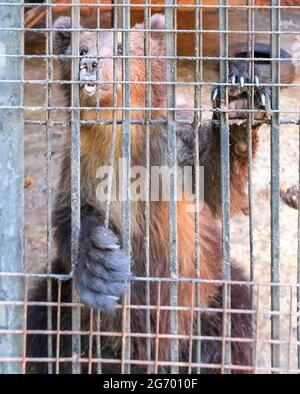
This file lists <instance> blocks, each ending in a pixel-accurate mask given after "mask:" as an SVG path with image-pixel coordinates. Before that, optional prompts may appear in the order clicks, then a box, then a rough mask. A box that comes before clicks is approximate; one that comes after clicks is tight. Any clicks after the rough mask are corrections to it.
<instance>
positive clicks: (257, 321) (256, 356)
mask: <svg viewBox="0 0 300 394" xmlns="http://www.w3.org/2000/svg"><path fill="white" fill-rule="evenodd" d="M252 294H254V291H253V290H252ZM256 298H257V301H256V314H255V323H256V324H255V331H254V332H255V342H254V349H253V373H254V374H256V371H257V364H258V339H259V316H260V284H258V285H257V292H256Z"/></svg>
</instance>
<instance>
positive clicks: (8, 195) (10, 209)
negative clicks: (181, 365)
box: [0, 0, 25, 374]
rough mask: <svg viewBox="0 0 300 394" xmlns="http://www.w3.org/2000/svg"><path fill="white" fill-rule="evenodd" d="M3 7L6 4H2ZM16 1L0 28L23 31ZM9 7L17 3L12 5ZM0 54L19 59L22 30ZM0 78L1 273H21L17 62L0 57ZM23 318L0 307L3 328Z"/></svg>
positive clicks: (6, 350) (7, 38)
mask: <svg viewBox="0 0 300 394" xmlns="http://www.w3.org/2000/svg"><path fill="white" fill-rule="evenodd" d="M1 3H7V5H1ZM21 3H22V1H21V0H0V20H1V27H7V28H12V29H15V28H17V29H18V28H19V29H21V28H22V21H23V19H22V13H23V8H22V7H20V4H21ZM12 4H16V6H13V5H12ZM0 53H1V55H22V54H23V53H22V32H21V31H18V30H16V31H10V30H6V31H0ZM0 80H4V81H5V80H15V81H16V83H5V82H1V83H0V108H1V106H14V107H16V109H2V110H1V117H0V130H1V132H0V173H1V182H0V223H1V226H0V271H4V272H22V269H23V206H24V196H23V190H24V189H23V188H24V167H23V159H24V157H23V141H24V130H23V113H22V110H21V109H18V108H17V107H19V106H21V105H22V97H23V85H22V83H21V82H20V81H21V80H23V67H22V58H21V57H18V58H15V57H13V56H12V57H7V58H6V57H2V58H1V60H0ZM0 299H1V300H6V301H8V300H10V301H16V300H19V301H20V300H23V299H24V288H23V281H22V278H17V277H5V276H2V277H1V278H0ZM23 316H24V314H23V313H22V312H21V310H20V307H18V306H16V305H10V306H8V305H7V306H4V305H2V306H0V326H1V328H2V329H6V330H8V329H21V328H22V326H23V325H24V323H25V322H23ZM22 349H23V336H22V335H21V334H20V335H14V334H3V335H0V357H20V358H22ZM21 371H22V363H21V362H20V363H13V362H5V363H0V374H7V373H21Z"/></svg>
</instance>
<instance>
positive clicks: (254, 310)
mask: <svg viewBox="0 0 300 394" xmlns="http://www.w3.org/2000/svg"><path fill="white" fill-rule="evenodd" d="M155 13H163V14H164V15H165V21H166V25H165V29H164V30H163V31H162V33H163V34H165V42H166V52H165V56H164V60H165V61H166V80H165V81H161V84H165V85H166V87H167V93H166V94H167V96H166V106H165V107H163V108H153V107H152V105H151V97H150V96H151V93H150V88H151V85H152V84H153V82H151V80H150V74H151V70H150V69H151V61H152V60H153V58H155V56H154V57H153V56H151V54H150V52H149V45H150V44H149V35H150V27H149V26H150V25H149V23H150V17H151V14H155ZM66 14H67V15H70V16H71V20H72V26H71V28H70V29H68V31H70V32H71V36H72V39H71V40H72V45H71V47H72V51H71V53H69V54H67V55H65V56H66V57H68V58H69V59H70V60H71V63H72V66H71V67H72V75H71V79H70V80H68V81H66V80H64V79H62V77H61V76H59V75H58V74H57V70H58V68H59V67H58V61H59V59H61V58H62V55H57V54H55V53H54V52H53V34H54V32H55V29H54V28H53V23H54V20H55V19H56V18H57V17H58V16H60V15H66ZM0 20H1V27H0V91H1V94H0V103H1V104H0V105H1V116H0V125H1V127H0V138H1V143H0V169H1V176H2V179H1V182H0V323H1V324H0V371H1V373H19V372H22V373H26V371H27V370H28V365H29V364H30V363H31V362H33V361H34V362H35V363H44V364H46V365H47V366H48V373H60V372H61V369H60V368H61V364H62V363H68V364H70V365H71V369H72V372H73V373H81V372H82V368H85V371H87V372H88V373H92V372H97V373H101V372H102V370H103V367H105V365H107V364H109V365H117V366H118V367H119V368H120V372H122V373H129V372H130V371H132V370H133V371H134V368H135V366H141V365H142V366H144V367H145V371H147V372H148V373H157V372H161V371H162V370H163V369H161V368H163V367H166V368H169V370H170V372H172V373H178V372H181V371H183V370H184V371H186V372H188V373H200V372H201V371H202V368H205V367H206V368H210V369H212V370H213V369H216V370H219V371H220V372H222V373H230V372H231V371H232V369H234V370H237V371H240V372H241V371H242V372H251V373H266V372H267V373H299V372H300V324H299V322H300V288H299V286H300V255H299V245H300V243H299V242H300V231H299V226H300V219H299V214H298V212H297V211H296V210H294V209H293V208H291V207H287V206H286V205H285V204H284V202H283V201H282V200H281V193H282V184H281V180H282V179H283V181H284V182H286V183H288V184H289V183H292V182H293V183H295V184H298V183H299V175H298V174H299V131H300V130H299V126H300V121H299V115H300V94H299V93H300V84H299V78H300V65H299V64H300V41H299V34H300V33H299V31H300V6H298V5H296V4H295V5H285V4H283V1H280V0H270V1H266V2H265V4H264V5H262V4H261V2H260V3H256V1H255V0H241V1H232V2H231V1H230V0H216V1H209V2H206V1H204V0H191V1H175V0H165V1H157V2H152V1H149V0H145V1H143V2H130V1H129V0H124V1H118V0H116V1H114V2H110V1H101V0H97V1H95V2H87V3H84V2H81V1H79V0H72V2H67V1H66V2H57V1H54V0H49V1H45V2H43V3H23V2H22V1H20V0H1V2H0ZM142 21H144V26H143V29H142V30H140V31H141V32H143V35H144V39H143V40H144V55H143V56H140V58H141V59H143V61H144V62H145V82H142V84H143V85H144V87H145V96H146V97H145V107H144V108H139V109H138V108H134V107H133V106H132V103H131V102H130V89H131V86H132V84H133V83H134V82H133V81H131V80H130V78H131V76H130V74H129V63H130V61H131V59H132V57H131V54H130V46H129V40H130V34H131V33H132V32H133V31H134V27H133V24H134V22H139V23H141V22H142ZM82 31H93V32H96V33H97V40H98V37H99V35H100V34H101V32H103V31H111V32H113V37H114V44H113V46H114V51H115V52H114V55H113V56H112V57H113V64H114V66H113V67H114V71H113V75H114V80H113V81H111V83H112V84H113V85H114V86H116V85H117V84H121V85H122V104H121V105H119V104H118V103H117V99H116V97H117V93H116V88H113V89H114V90H113V95H114V97H113V99H114V106H113V108H108V109H110V110H112V111H113V114H114V115H113V117H112V119H111V120H107V119H105V120H103V119H102V120H101V119H99V116H98V117H97V119H94V120H91V121H90V123H94V124H101V123H102V124H108V123H109V122H110V124H111V125H112V133H113V135H114V136H115V135H116V129H117V127H118V126H121V127H122V148H121V149H122V157H123V158H126V159H127V165H126V166H125V167H124V168H123V170H124V172H123V176H122V190H123V197H124V199H123V201H124V202H123V203H122V245H123V248H124V249H125V250H126V251H127V253H128V255H130V251H131V247H132V245H131V231H132V212H131V205H130V203H129V201H130V196H129V190H130V188H129V183H130V179H131V173H130V171H131V169H130V165H129V164H128V163H130V157H131V139H130V133H131V127H132V125H133V124H134V123H135V120H134V115H133V114H134V111H137V110H142V111H144V112H145V116H144V121H143V122H142V123H143V127H144V130H145V135H144V138H145V147H146V149H145V157H144V163H145V168H146V172H147V178H146V179H147V180H148V181H147V185H146V191H147V193H146V195H147V199H146V202H145V207H144V216H145V223H146V226H145V234H144V248H145V261H144V275H140V276H136V275H135V273H134V272H133V277H132V279H131V280H129V284H130V283H131V281H132V283H133V282H140V283H142V284H143V286H145V302H144V301H143V302H141V304H140V305H138V304H133V303H131V298H130V285H129V286H128V290H127V292H126V294H125V296H124V298H123V302H122V303H121V304H120V305H119V306H118V309H120V310H121V311H122V324H121V327H122V329H121V330H120V331H118V332H115V331H111V332H107V331H103V330H102V328H101V322H102V312H98V311H95V310H90V311H87V309H86V308H85V307H84V305H82V304H81V303H80V300H79V298H78V295H77V293H76V290H75V288H74V286H73V293H72V294H73V295H72V300H69V301H68V302H65V301H62V300H61V295H62V293H61V291H62V285H63V284H64V283H65V282H66V281H72V277H73V273H74V268H75V266H76V262H77V249H78V242H79V236H80V205H81V204H80V127H81V125H82V124H85V123H86V122H88V121H84V120H82V119H81V116H80V110H81V109H82V108H81V107H80V100H79V87H80V81H79V75H78V70H79V65H80V56H79V40H80V34H81V32H82ZM120 34H121V41H120ZM262 37H263V39H264V42H266V43H267V44H269V45H270V57H269V58H268V59H266V58H264V56H263V55H262V57H261V58H257V57H255V56H254V44H255V42H256V41H257V40H258V41H259V40H261V39H262ZM241 40H244V41H245V45H246V46H245V48H246V49H245V51H246V55H247V56H246V57H242V58H241V59H240V60H246V61H247V63H248V67H249V71H250V73H252V72H253V67H254V62H255V61H258V62H259V61H261V62H263V61H264V60H265V61H266V60H267V61H269V63H270V82H268V83H266V84H265V85H266V86H269V87H271V88H272V108H271V116H270V119H266V120H264V121H263V123H264V125H263V126H262V127H263V131H262V132H261V142H260V153H259V154H258V158H256V159H254V158H253V157H252V156H253V155H252V137H251V127H252V124H253V123H254V122H255V119H254V115H255V113H256V112H257V111H258V110H256V109H255V108H254V107H253V101H251V99H250V100H249V102H248V109H247V110H245V112H246V114H247V119H246V121H247V130H248V140H247V141H248V146H247V158H248V164H249V166H248V177H249V181H248V184H247V196H248V205H249V212H248V215H239V216H236V217H234V218H231V217H230V208H231V207H230V205H231V204H230V175H229V174H230V149H231V147H230V139H229V124H230V122H231V120H230V119H229V114H230V109H229V107H228V90H229V89H230V86H231V81H230V80H229V75H228V64H229V61H231V60H232V59H233V58H234V59H235V60H236V59H237V58H236V57H233V55H232V53H231V52H230V48H231V45H232V43H234V44H235V45H236V44H237V43H238V42H240V41H241ZM118 42H121V43H122V49H123V53H122V54H118V52H117V43H118ZM98 45H99V43H98ZM282 47H283V48H285V49H287V50H288V51H289V52H290V53H291V55H292V59H290V58H289V59H285V58H282V57H281V48H282ZM118 59H121V62H122V70H123V71H122V81H120V80H117V71H116V67H117V66H116V64H117V62H118ZM287 61H288V62H290V63H293V67H294V70H295V78H294V80H293V81H289V82H288V83H286V82H284V81H282V75H281V69H282V68H283V67H284V65H285V62H287ZM218 66H219V67H220V68H219V69H218ZM66 84H71V97H70V99H71V103H70V105H69V104H66V103H65V101H64V100H63V99H62V88H61V86H62V85H66ZM213 85H217V86H219V88H220V97H221V101H222V104H223V106H221V107H220V108H219V109H218V110H219V114H220V115H219V124H220V130H221V136H220V141H221V164H222V165H221V175H222V176H221V179H222V183H221V194H222V215H221V219H220V223H221V227H222V261H223V270H222V277H221V278H218V279H212V280H208V279H203V278H201V259H200V250H201V244H200V241H199V226H200V227H201V220H200V216H199V211H200V209H199V208H200V204H201V201H200V194H199V193H200V191H199V188H200V184H199V181H197V179H198V177H196V181H195V182H196V184H195V190H196V196H195V205H196V207H197V208H198V209H197V213H196V215H195V240H194V245H195V267H196V268H195V270H196V272H197V275H196V277H194V278H186V277H181V276H180V272H179V267H178V234H177V205H176V195H177V193H178V190H177V185H176V174H174V172H172V171H171V172H170V176H169V178H168V190H169V196H170V200H169V202H168V220H169V236H168V239H169V245H170V248H169V252H168V253H169V260H170V264H169V271H170V272H169V276H168V277H151V276H150V264H151V262H150V253H151V250H150V249H151V246H150V241H149V240H150V232H149V226H150V223H151V210H150V205H149V187H150V184H149V176H150V175H149V174H150V172H149V171H150V153H149V150H150V145H151V127H152V125H153V124H155V122H156V123H159V121H153V120H152V119H151V117H152V116H151V113H152V112H153V111H158V110H160V111H164V112H165V114H166V116H165V118H164V120H163V121H161V122H162V123H164V124H165V126H166V135H167V146H168V152H166V157H167V159H168V166H169V169H170V170H171V169H172V168H174V167H175V166H176V160H177V158H176V127H178V126H177V125H178V123H177V119H176V105H177V104H176V99H177V98H178V96H180V95H181V94H184V93H185V94H187V95H188V96H189V107H188V108H185V109H187V110H189V111H192V113H193V125H194V126H193V127H194V129H195V130H198V128H199V127H200V126H202V125H205V124H206V123H207V122H208V120H209V119H210V117H211V115H212V113H213V112H214V111H215V110H216V109H215V108H213V107H212V104H211V102H210V90H211V88H212V86H213ZM246 85H247V86H248V88H249V90H252V93H253V89H255V85H254V84H251V83H248V84H246ZM251 97H253V94H252V96H251ZM97 107H99V103H98V104H97V105H96V107H93V109H95V108H97ZM88 109H91V108H87V110H88ZM117 110H119V111H120V112H121V114H122V117H121V119H118V118H117V115H116V112H117ZM240 121H241V122H243V121H244V122H245V119H244V120H240ZM67 129H70V130H71V149H70V155H71V161H70V165H71V180H72V182H71V206H72V243H71V245H72V269H71V271H70V273H69V274H67V275H62V274H58V273H53V272H52V261H53V259H54V257H55V253H56V252H55V244H54V243H53V241H52V236H53V234H52V233H53V230H52V223H51V222H52V220H51V211H52V204H53V199H54V195H55V192H56V188H57V177H58V164H59V163H60V156H59V155H60V153H61V145H62V140H63V138H64V134H65V133H66V130H67ZM197 138H198V136H197V133H196V132H195V141H196V146H197ZM114 149H115V146H114V144H112V149H111V152H110V160H111V162H112V161H113V160H114V156H113V155H114V153H113V152H114ZM281 149H282V150H284V152H283V154H282V155H280V154H281ZM195 157H196V159H195V166H196V167H197V166H199V159H197V157H199V151H197V148H196V154H195ZM256 160H257V161H258V163H257V162H256ZM256 163H257V164H256ZM296 174H297V175H296ZM296 178H297V179H296ZM24 179H25V181H24ZM24 182H25V184H24ZM269 185H270V187H269ZM295 198H298V197H297V196H296V197H294V201H295ZM261 201H263V202H261ZM110 203H111V202H110V201H109V200H108V203H107V209H106V215H105V224H106V225H108V222H109V215H110ZM269 208H270V209H269ZM233 259H236V260H238V261H239V263H240V264H241V265H243V267H244V269H245V271H246V273H247V276H248V281H247V282H243V283H239V282H234V281H232V280H231V271H230V266H231V262H232V260H233ZM280 263H281V264H280ZM41 282H44V283H46V285H47V300H45V301H34V300H32V299H31V298H30V291H31V289H32V288H33V287H34V286H36V285H37V284H38V283H41ZM166 283H167V284H168V286H169V303H168V305H162V304H161V302H160V296H161V292H162V291H163V290H162V289H163V288H164V287H163V286H164V284H166ZM182 283H184V284H188V285H189V286H190V287H191V288H192V294H194V295H195V301H193V305H192V307H190V306H182V305H180V304H178V287H179V286H180V285H181V284H182ZM200 283H209V284H211V285H214V284H218V285H220V286H221V287H222V290H223V297H224V300H223V306H222V308H219V309H217V308H207V307H203V306H202V305H201V302H200V299H201V294H200ZM245 283H247V284H248V285H249V286H250V288H251V297H252V301H251V308H250V309H245V310H240V309H239V310H234V309H233V308H232V307H231V301H230V293H231V291H230V289H231V285H233V284H235V285H243V284H245ZM54 284H55V285H54ZM150 286H152V287H151V288H150ZM53 288H55V289H56V294H57V299H56V301H53V300H52V298H51V297H52V296H51V294H52V291H53ZM153 289H154V290H153ZM152 291H155V292H156V294H157V299H158V304H157V305H153V304H152V303H151V299H150V292H152ZM193 298H194V297H193ZM33 305H39V306H41V307H44V308H45V310H47V329H44V330H42V331H41V332H39V334H40V335H43V336H45V337H46V338H47V349H48V356H47V357H40V358H35V359H34V360H33V359H31V358H30V357H29V356H28V355H27V353H26V341H27V336H28V335H30V334H33V333H34V332H30V330H29V329H28V327H27V320H28V318H27V312H28V307H30V306H33ZM67 310H68V311H70V310H71V314H68V316H71V317H70V318H71V323H70V324H71V328H70V329H67V330H62V329H61V320H62V319H63V318H64V314H65V313H67V312H66V311H67ZM135 311H144V313H145V327H144V330H143V332H132V329H131V319H132V313H135ZM165 311H168V313H169V316H170V327H169V332H168V333H164V332H160V325H159V319H160V314H161V313H164V312H165ZM204 312H208V313H211V314H214V313H219V314H221V315H222V319H221V322H220V324H221V325H222V335H221V336H217V337H214V336H211V337H207V336H205V335H203V334H202V331H201V314H202V313H204ZM180 313H185V314H186V315H185V316H187V318H189V319H191V321H194V323H193V324H191V327H192V328H191V330H190V332H189V333H181V332H180V329H179V315H180ZM235 313H238V314H241V313H244V314H248V315H249V316H251V320H252V327H253V336H252V337H251V338H246V339H245V338H234V339H233V337H232V335H231V319H230V316H232V315H234V314H235ZM152 314H153V316H155V322H156V326H155V327H154V328H151V323H150V316H151V315H152ZM87 315H88V316H87ZM82 316H86V319H87V320H88V321H89V325H88V327H82V325H81V320H82ZM53 322H55V323H53ZM103 336H106V337H111V338H112V340H113V338H118V340H120V341H121V352H120V355H118V356H116V357H115V358H110V359H107V358H105V357H103V355H102V346H101V338H103ZM62 337H68V338H70V341H71V347H72V352H71V354H70V355H67V356H66V355H64V354H63V353H61V351H60V344H61V338H62ZM133 338H141V340H143V341H144V343H145V354H144V357H143V359H136V358H134V355H133V350H132V340H133ZM165 340H168V341H169V349H170V353H169V357H168V359H161V357H160V343H161V341H165ZM203 341H208V342H209V341H219V342H220V343H221V346H222V357H221V362H220V363H219V364H217V365H215V364H205V363H203V361H202V359H201V343H202V342H203ZM232 341H236V342H238V341H240V342H248V343H251V344H252V362H251V365H244V366H242V365H241V366H234V365H233V364H232V360H231V343H232ZM183 342H185V343H186V344H188V345H187V348H188V349H189V354H188V357H187V358H186V360H182V359H180V356H179V352H180V346H181V344H182V343H183ZM83 348H84V350H83ZM193 349H195V350H193ZM233 367H234V368H233Z"/></svg>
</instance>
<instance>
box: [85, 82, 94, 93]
mask: <svg viewBox="0 0 300 394" xmlns="http://www.w3.org/2000/svg"><path fill="white" fill-rule="evenodd" d="M84 89H85V91H86V92H87V93H88V94H92V93H94V92H95V90H96V85H92V84H87V83H86V84H85V85H84Z"/></svg>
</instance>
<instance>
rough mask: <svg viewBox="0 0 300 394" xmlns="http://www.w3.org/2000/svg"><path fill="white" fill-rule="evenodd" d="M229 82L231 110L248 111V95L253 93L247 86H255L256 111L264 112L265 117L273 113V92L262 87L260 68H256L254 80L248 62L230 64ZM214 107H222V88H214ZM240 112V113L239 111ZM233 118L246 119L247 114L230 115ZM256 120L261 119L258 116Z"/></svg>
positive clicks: (212, 93)
mask: <svg viewBox="0 0 300 394" xmlns="http://www.w3.org/2000/svg"><path fill="white" fill-rule="evenodd" d="M229 82H230V83H231V85H230V86H229V87H228V99H229V109H231V110H233V109H237V110H239V112H240V110H242V109H247V108H248V106H247V95H248V94H249V93H251V91H252V87H251V86H245V84H250V83H252V84H254V89H253V90H254V108H253V109H255V110H262V111H264V113H265V115H269V114H270V112H271V90H270V88H269V87H267V86H262V85H261V80H260V70H259V67H258V66H256V65H255V66H254V75H253V80H251V78H250V77H249V73H248V62H245V61H232V62H230V63H229ZM211 97H212V102H213V106H214V107H215V108H216V107H217V108H218V107H220V86H213V88H212V92H211ZM237 112H238V111H237ZM230 117H231V118H236V117H240V118H244V117H245V114H244V113H243V112H240V116H238V115H237V114H236V113H233V114H232V115H231V114H230ZM255 117H256V118H261V116H257V115H256V114H255Z"/></svg>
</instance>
